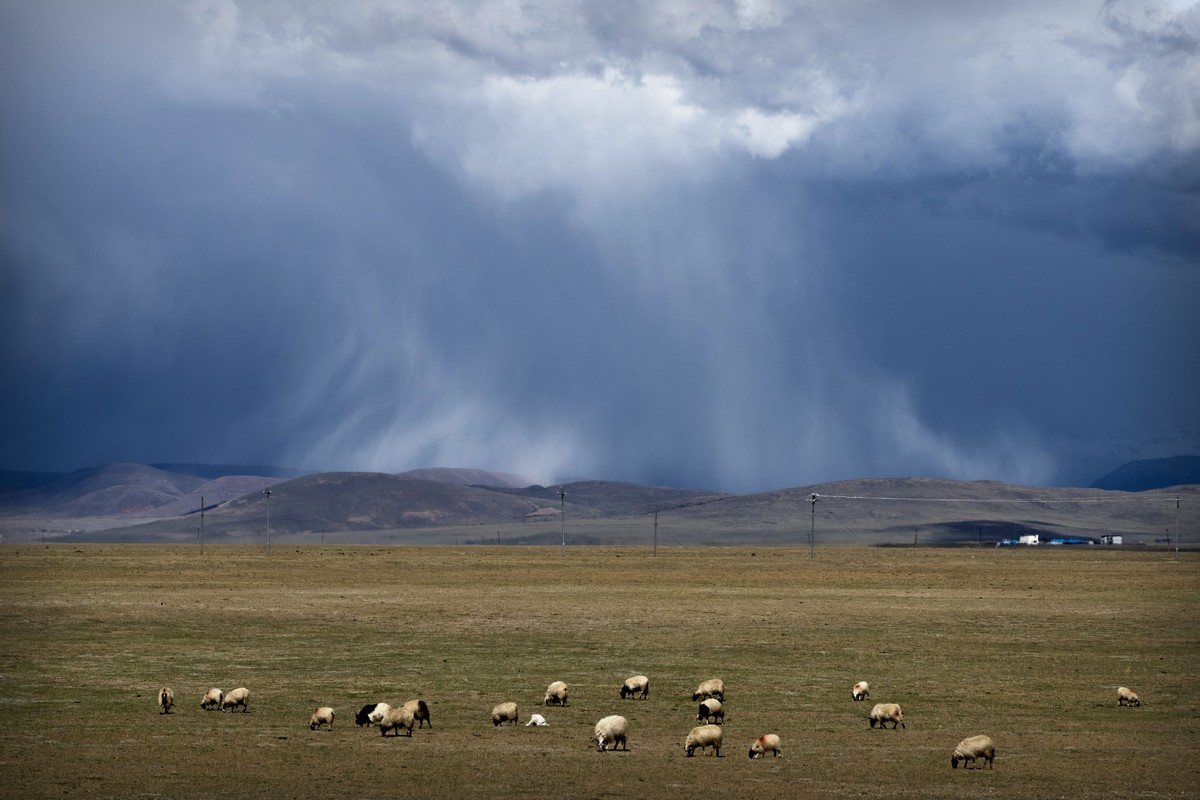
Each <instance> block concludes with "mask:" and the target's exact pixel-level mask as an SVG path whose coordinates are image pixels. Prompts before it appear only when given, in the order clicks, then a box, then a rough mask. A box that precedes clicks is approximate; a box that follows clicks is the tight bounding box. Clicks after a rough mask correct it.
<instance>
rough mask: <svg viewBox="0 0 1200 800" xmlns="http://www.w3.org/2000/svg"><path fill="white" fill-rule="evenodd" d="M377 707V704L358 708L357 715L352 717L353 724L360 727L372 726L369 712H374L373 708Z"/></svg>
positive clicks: (368, 704)
mask: <svg viewBox="0 0 1200 800" xmlns="http://www.w3.org/2000/svg"><path fill="white" fill-rule="evenodd" d="M377 705H379V703H367V704H366V705H365V706H363V707H362V708H360V709H359V710H358V713H357V714H355V715H354V724H355V725H358V726H360V727H361V726H363V725H371V724H373V723H372V721H371V712H372V711H374V710H375V706H377Z"/></svg>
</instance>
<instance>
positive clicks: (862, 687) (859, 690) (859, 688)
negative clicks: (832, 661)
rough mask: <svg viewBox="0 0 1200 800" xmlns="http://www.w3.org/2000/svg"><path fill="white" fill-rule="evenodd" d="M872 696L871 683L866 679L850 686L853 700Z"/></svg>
mask: <svg viewBox="0 0 1200 800" xmlns="http://www.w3.org/2000/svg"><path fill="white" fill-rule="evenodd" d="M870 696H871V685H870V684H869V683H867V682H866V681H859V682H858V683H856V684H854V685H853V686H851V687H850V699H851V700H866V699H867V698H869V697H870Z"/></svg>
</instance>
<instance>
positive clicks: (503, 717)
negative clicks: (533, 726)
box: [492, 702, 517, 728]
mask: <svg viewBox="0 0 1200 800" xmlns="http://www.w3.org/2000/svg"><path fill="white" fill-rule="evenodd" d="M506 722H507V723H509V724H510V725H516V724H517V704H516V703H511V702H509V703H501V704H500V705H498V706H496V707H495V708H493V709H492V724H493V725H495V726H496V727H497V728H498V727H500V726H501V725H503V724H504V723H506Z"/></svg>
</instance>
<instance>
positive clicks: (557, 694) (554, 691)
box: [542, 681, 567, 706]
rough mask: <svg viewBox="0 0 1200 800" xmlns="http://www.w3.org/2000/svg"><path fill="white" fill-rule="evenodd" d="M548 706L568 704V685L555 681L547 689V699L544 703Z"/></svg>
mask: <svg viewBox="0 0 1200 800" xmlns="http://www.w3.org/2000/svg"><path fill="white" fill-rule="evenodd" d="M542 702H543V703H544V704H545V705H548V706H565V705H566V704H567V685H566V684H565V683H563V682H562V681H555V682H554V683H552V684H550V685H549V686H547V687H546V699H545V700H543V701H542Z"/></svg>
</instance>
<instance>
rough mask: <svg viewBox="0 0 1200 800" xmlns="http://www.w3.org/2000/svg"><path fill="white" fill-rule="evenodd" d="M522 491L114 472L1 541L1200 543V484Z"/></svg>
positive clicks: (45, 508)
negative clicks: (1030, 539) (1024, 538)
mask: <svg viewBox="0 0 1200 800" xmlns="http://www.w3.org/2000/svg"><path fill="white" fill-rule="evenodd" d="M430 478H436V479H430ZM519 480H520V479H519V478H516V477H515V476H508V475H504V474H495V473H486V472H482V471H477V470H452V469H437V470H416V471H412V472H408V473H403V474H398V475H397V474H385V473H352V472H334V473H321V474H316V475H307V476H304V477H300V478H295V479H293V480H280V479H279V478H272V477H265V476H223V477H220V478H217V479H215V480H212V481H205V480H204V479H203V478H199V477H196V476H189V475H178V474H174V473H170V472H169V471H164V470H158V469H155V468H152V467H145V466H141V465H126V464H120V465H108V466H106V467H102V468H98V469H96V470H91V471H81V472H80V473H73V474H72V476H71V480H66V479H59V480H55V481H50V482H46V483H43V484H42V485H39V486H36V487H25V488H21V489H17V490H10V491H7V492H2V493H0V533H3V535H4V537H5V541H20V540H29V539H31V538H34V536H35V533H36V534H37V535H41V536H42V537H45V536H46V535H47V532H49V534H50V537H51V538H54V539H63V540H111V541H165V542H169V541H177V542H185V541H194V540H196V539H197V538H198V536H199V527H200V516H201V515H200V514H199V507H200V497H201V496H203V497H204V498H205V504H206V508H205V512H204V527H205V536H206V538H207V539H208V540H210V541H261V540H263V539H264V538H265V535H266V531H267V530H268V498H267V495H266V494H265V493H264V491H263V490H264V489H267V488H269V489H270V491H271V495H270V501H269V512H270V523H269V525H270V530H271V532H272V535H273V536H274V537H283V538H284V539H290V540H292V541H297V542H299V541H323V540H324V537H325V536H326V535H330V536H333V537H335V538H336V540H338V541H344V542H353V541H371V542H427V543H469V542H488V541H490V542H493V543H494V542H498V541H507V542H513V543H545V544H549V543H557V542H560V541H563V540H564V539H567V538H569V539H570V540H571V541H572V542H573V543H577V544H587V543H604V544H629V543H643V542H646V541H648V540H649V537H651V536H653V537H654V541H660V540H661V541H662V542H663V543H670V544H731V543H744V542H763V543H770V542H775V543H781V544H795V545H802V544H805V543H807V542H808V541H809V537H810V535H811V536H812V537H813V538H814V539H815V541H819V542H822V543H859V544H886V545H905V546H912V544H913V543H914V542H916V543H918V544H922V545H929V544H939V545H942V544H959V543H976V544H979V543H989V544H990V543H994V542H997V541H1000V540H1003V539H1010V538H1011V539H1015V538H1017V537H1018V536H1020V535H1022V534H1029V533H1037V534H1039V535H1041V536H1042V537H1043V538H1044V539H1052V538H1069V539H1070V538H1080V539H1086V540H1092V541H1094V540H1097V539H1098V538H1099V537H1100V535H1102V534H1117V535H1122V536H1124V537H1126V539H1127V540H1128V541H1129V542H1131V543H1141V544H1154V543H1160V542H1163V541H1166V540H1168V539H1172V538H1173V537H1175V532H1176V531H1182V532H1183V535H1184V539H1185V541H1186V540H1188V539H1191V538H1197V537H1200V534H1197V533H1196V531H1197V527H1198V526H1197V523H1198V522H1200V486H1198V485H1188V486H1183V487H1170V488H1166V489H1159V490H1153V491H1145V492H1121V491H1106V490H1100V489H1074V488H1043V487H1027V486H1017V485H1013V484H1007V483H1001V482H996V481H949V480H935V479H925V478H884V479H864V480H855V481H842V482H836V483H828V484H821V485H816V486H808V487H796V488H791V489H783V490H779V491H773V492H763V493H757V494H749V495H729V494H724V493H721V492H713V491H704V490H692V489H679V488H670V487H660V486H647V485H642V484H632V483H622V482H616V481H578V482H574V483H568V484H566V485H565V486H562V487H559V486H538V485H530V486H524V487H514V486H511V485H508V484H511V483H512V482H514V481H517V482H519ZM560 490H561V491H562V492H563V493H564V497H562V498H560V496H559V492H560ZM814 493H816V494H817V495H818V499H817V501H816V503H815V504H814V503H813V502H812V500H811V498H812V495H813V494H814ZM1177 497H1178V498H1180V507H1179V508H1178V509H1176V504H1175V498H1177ZM560 509H561V510H562V511H565V517H564V516H563V514H562V513H561V512H560ZM1188 531H1192V532H1193V535H1191V536H1189V534H1188ZM659 537H661V539H660V538H659Z"/></svg>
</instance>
